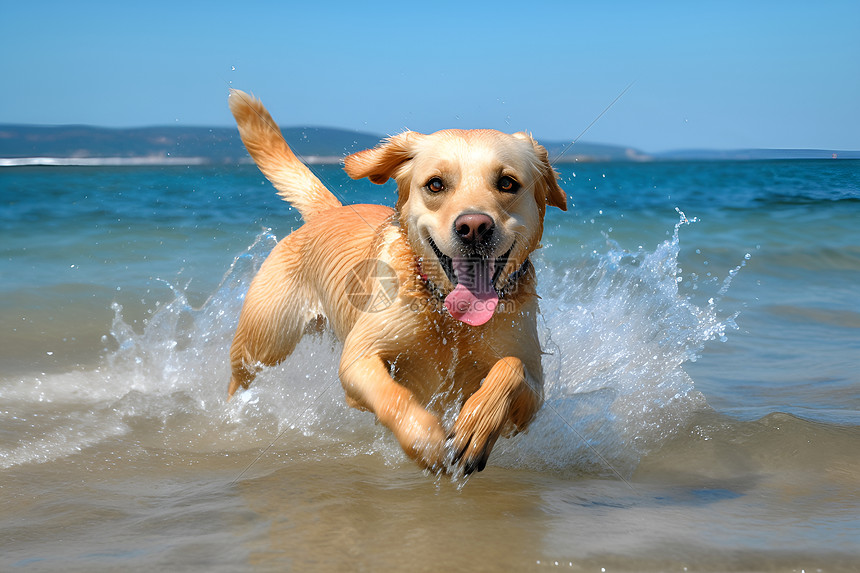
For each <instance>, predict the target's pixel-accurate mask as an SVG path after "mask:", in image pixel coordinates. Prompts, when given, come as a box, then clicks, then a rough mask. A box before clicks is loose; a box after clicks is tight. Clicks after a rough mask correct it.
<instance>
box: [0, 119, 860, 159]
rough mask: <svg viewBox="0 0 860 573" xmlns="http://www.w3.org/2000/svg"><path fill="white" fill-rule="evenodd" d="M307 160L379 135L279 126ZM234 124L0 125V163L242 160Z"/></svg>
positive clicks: (617, 152) (566, 149)
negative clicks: (208, 125)
mask: <svg viewBox="0 0 860 573" xmlns="http://www.w3.org/2000/svg"><path fill="white" fill-rule="evenodd" d="M281 131H282V132H283V134H284V137H285V138H286V140H287V142H288V143H289V144H290V146H291V147H292V148H293V150H294V151H295V152H296V153H297V154H298V155H299V156H300V157H301V158H302V159H303V160H304V161H306V162H308V163H335V164H336V163H339V162H340V161H341V160H342V159H343V157H344V156H345V155H348V154H350V153H354V152H356V151H360V150H362V149H368V148H371V147H374V146H375V145H377V144H378V143H379V141H380V140H381V139H383V137H382V136H380V135H376V134H371V133H361V132H355V131H349V130H345V129H334V128H327V127H283V128H281ZM541 143H542V144H543V145H544V146H545V147H546V148H547V151H548V152H549V157H550V160H551V161H553V163H572V162H575V161H578V162H583V161H654V160H661V161H703V160H704V161H715V160H746V159H825V158H826V159H829V158H831V157H833V156H834V155H835V156H836V157H838V158H844V159H860V152H857V151H833V150H819V149H747V150H728V151H721V150H680V151H672V152H666V153H659V154H647V153H644V152H642V151H639V150H637V149H634V148H631V147H624V146H618V145H603V144H597V143H585V142H577V143H576V144H573V145H571V144H570V142H567V141H541ZM249 161H250V158H249V157H248V154H247V152H246V151H245V147H244V146H243V145H242V141H241V140H240V139H239V133H238V132H237V131H236V128H234V127H215V128H209V127H180V126H164V127H143V128H134V129H112V128H104V127H91V126H84V125H66V126H35V125H12V124H0V166H4V165H28V164H116V165H123V164H167V163H173V164H206V163H228V164H229V163H238V162H249Z"/></svg>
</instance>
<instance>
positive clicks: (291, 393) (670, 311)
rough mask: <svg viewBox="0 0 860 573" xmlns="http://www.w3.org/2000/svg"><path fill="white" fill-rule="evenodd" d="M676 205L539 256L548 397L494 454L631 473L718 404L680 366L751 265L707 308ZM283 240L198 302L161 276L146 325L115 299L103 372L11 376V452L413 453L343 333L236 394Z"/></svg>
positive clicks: (244, 260) (246, 258)
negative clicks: (645, 228) (235, 350)
mask: <svg viewBox="0 0 860 573" xmlns="http://www.w3.org/2000/svg"><path fill="white" fill-rule="evenodd" d="M679 216H680V220H679V222H678V224H677V225H676V226H675V231H674V234H673V235H672V237H671V239H669V240H667V241H665V242H663V243H662V244H660V245H658V246H657V247H656V249H655V250H654V251H653V252H648V251H646V250H643V249H640V250H639V251H638V252H635V253H631V252H626V251H623V250H621V249H619V248H618V247H617V246H616V245H613V244H612V243H611V242H610V243H608V247H607V251H606V252H604V253H592V254H591V255H589V256H587V257H584V258H582V259H578V260H576V262H575V264H573V265H571V266H569V267H567V268H559V267H558V266H556V267H551V266H547V265H544V266H543V267H542V268H540V269H539V273H540V283H541V285H542V292H541V296H542V297H543V298H542V301H541V306H542V312H543V315H542V319H541V320H542V322H541V331H542V332H541V336H542V345H543V348H544V350H545V351H546V352H547V355H546V356H545V358H544V368H545V377H546V392H545V393H546V402H545V405H544V407H543V409H542V410H541V411H540V413H539V414H538V416H537V418H536V420H535V421H534V423H533V424H532V427H531V428H530V430H529V432H528V433H526V434H523V435H520V436H517V437H515V438H514V439H512V440H502V441H500V442H499V443H498V445H497V447H496V450H495V451H494V454H493V457H492V458H491V460H490V465H502V466H507V467H520V468H523V467H526V468H533V469H537V470H540V471H558V472H573V473H585V472H588V473H598V474H610V473H613V472H617V473H618V474H621V475H629V473H630V472H632V470H633V469H634V468H635V467H636V464H637V463H638V460H639V459H640V457H641V456H642V455H643V454H644V453H647V452H648V451H649V450H651V449H652V448H654V447H656V446H657V445H659V444H660V443H661V442H662V441H664V440H665V439H666V438H667V437H668V436H671V435H672V434H673V433H674V432H676V431H677V430H678V428H680V427H681V426H682V425H683V424H684V423H685V421H686V420H687V419H688V418H689V416H690V415H691V413H692V412H694V411H695V410H697V409H700V408H703V407H706V403H705V400H704V398H703V397H702V395H701V394H700V393H699V392H697V391H696V390H695V388H694V384H693V381H692V380H691V379H690V378H689V376H687V374H686V373H685V372H684V369H683V364H684V363H686V362H688V361H691V360H695V358H696V357H697V356H698V353H699V352H700V351H701V349H702V347H703V345H704V344H705V343H706V342H708V341H710V340H714V339H720V338H723V337H724V336H725V332H726V329H727V328H731V327H733V320H732V319H733V317H722V318H721V317H720V316H719V314H718V312H717V309H716V302H717V300H718V299H719V297H720V296H722V295H723V294H725V291H726V290H727V289H728V286H729V284H730V282H731V278H732V277H733V276H734V274H736V272H737V271H738V270H739V269H740V267H738V269H736V270H735V271H734V272H733V273H732V274H730V276H728V277H726V279H725V281H724V282H723V285H722V288H720V290H719V292H718V293H716V294H715V297H714V298H712V299H711V301H710V302H709V303H708V304H707V305H706V306H703V307H700V306H697V305H695V304H694V303H693V302H692V301H691V300H690V299H689V298H687V297H686V296H684V295H683V294H682V293H680V292H679V280H678V279H679V268H678V254H679V250H680V238H679V236H680V230H681V228H682V227H683V226H685V225H688V224H691V223H692V222H694V221H695V220H692V221H691V220H688V219H687V218H686V217H685V216H684V215H683V213H681V212H680V211H679ZM275 244H276V239H275V237H274V236H273V235H271V234H270V233H268V232H265V233H263V234H261V235H260V236H259V237H258V238H257V240H256V241H255V242H254V244H253V245H251V246H250V247H249V248H248V249H247V251H246V252H244V253H242V254H240V255H239V256H238V257H237V258H236V260H235V261H234V263H233V265H232V266H231V268H230V270H229V271H228V272H227V274H226V275H225V277H224V279H223V281H222V282H221V284H220V286H219V287H218V288H217V290H216V292H215V293H213V294H212V296H211V297H210V298H209V299H208V300H207V301H206V302H205V303H204V304H203V305H202V306H201V307H200V308H193V307H192V306H191V305H190V304H189V302H188V299H187V296H186V293H185V290H184V289H182V288H179V287H176V286H175V285H171V284H169V283H164V284H166V285H167V286H168V287H169V288H170V289H171V290H172V293H173V294H172V299H171V300H170V301H169V302H167V303H165V304H163V305H162V306H160V307H158V308H157V309H156V310H155V311H154V312H153V314H152V316H151V317H150V319H149V320H148V321H147V322H146V324H145V325H144V327H143V328H142V330H141V331H136V330H135V329H134V328H133V327H132V326H131V325H130V324H128V323H127V322H126V321H125V320H124V318H123V309H122V308H121V307H120V306H119V305H118V304H115V305H114V306H113V309H114V313H115V316H114V319H113V324H112V326H111V332H110V335H111V337H113V339H115V341H116V343H117V348H116V350H114V351H111V352H109V353H107V355H106V356H105V358H104V361H103V364H102V365H101V366H100V367H98V368H96V369H95V370H93V371H89V372H70V373H66V374H62V375H53V376H48V375H43V376H39V377H37V378H36V379H30V380H22V381H21V383H20V384H17V385H12V386H10V387H6V388H4V389H3V396H2V397H3V400H4V403H5V404H7V408H8V411H9V412H12V413H13V415H14V417H16V419H17V420H18V421H19V422H18V423H17V425H16V427H15V428H14V429H13V431H12V433H13V434H14V439H13V440H12V441H11V442H9V441H8V440H7V441H4V442H2V443H0V465H3V466H5V467H10V466H14V465H18V464H21V463H27V462H38V461H48V460H51V459H57V458H59V457H63V456H68V455H72V454H75V453H77V452H79V451H81V450H83V449H86V448H88V447H90V446H93V445H95V444H98V443H100V442H104V441H106V440H110V439H114V438H117V437H119V436H126V437H127V438H129V439H132V441H133V442H134V443H135V444H136V446H137V447H143V448H164V449H168V450H173V451H191V452H232V451H243V452H248V451H262V450H263V449H265V448H267V447H268V446H270V445H272V444H273V443H274V444H275V449H277V450H278V451H279V452H287V454H285V455H286V456H287V458H289V455H290V454H289V452H292V451H299V450H302V451H308V450H309V449H316V450H318V452H321V454H320V455H327V456H334V455H337V456H352V455H359V454H368V453H371V454H374V455H377V456H381V457H382V458H383V459H384V460H385V461H386V463H389V464H401V463H406V464H408V463H411V462H409V461H407V460H406V458H405V456H404V455H403V453H402V452H401V451H400V448H399V446H398V445H397V443H396V441H395V440H394V438H393V437H392V436H391V435H390V433H388V432H387V431H385V429H384V428H382V427H381V426H380V425H378V424H375V423H374V418H373V416H372V415H370V414H368V413H365V412H359V411H356V410H352V409H350V408H348V407H347V406H346V405H345V403H344V400H343V392H342V390H341V388H340V383H339V381H338V379H337V370H338V362H339V355H340V346H339V344H338V343H337V342H336V341H334V340H333V339H332V338H330V337H326V336H323V337H317V338H313V337H306V338H305V339H304V340H303V341H302V342H301V343H300V344H299V346H298V347H297V349H296V351H295V352H294V354H293V355H292V356H291V357H290V358H289V359H288V360H287V361H286V362H285V363H284V364H282V365H281V366H278V367H275V368H269V369H266V370H264V371H263V372H262V373H261V374H260V375H259V377H258V378H257V380H256V381H255V383H254V385H253V387H252V388H251V389H250V390H248V391H245V392H243V393H241V394H239V395H238V396H237V397H236V398H235V399H233V400H231V401H229V402H228V401H227V400H226V384H227V380H228V377H229V365H228V358H227V357H228V352H229V345H230V340H231V338H232V335H233V331H234V330H235V327H236V323H237V321H238V316H239V312H240V309H241V305H242V302H243V300H244V294H245V292H246V291H247V288H248V286H249V285H250V281H251V280H252V278H253V276H254V275H255V274H256V272H257V270H258V269H259V267H260V265H261V264H262V262H263V260H264V259H265V257H266V256H267V255H268V253H269V252H270V250H271V249H272V248H273V247H274V245H275ZM741 266H743V264H741ZM715 299H716V300H715ZM33 404H46V406H45V407H46V408H47V411H48V412H49V413H48V414H47V415H44V416H42V417H41V418H40V419H39V424H33V423H32V421H33V420H32V415H33V414H32V413H33V411H34V410H33ZM16 413H17V414H16ZM37 426H38V428H39V430H38V431H34V430H33V428H35V427H37Z"/></svg>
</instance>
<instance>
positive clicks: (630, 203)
mask: <svg viewBox="0 0 860 573" xmlns="http://www.w3.org/2000/svg"><path fill="white" fill-rule="evenodd" d="M314 169H315V170H316V171H317V173H318V174H319V175H320V177H321V179H322V180H323V181H324V182H326V184H327V185H328V186H329V187H330V188H331V189H332V190H333V191H334V192H335V193H336V194H337V195H338V196H339V197H340V198H341V199H342V200H343V201H344V202H348V203H365V202H382V203H387V204H392V203H393V200H394V188H393V187H392V186H391V185H387V186H383V187H379V186H373V185H371V184H370V183H367V182H352V181H350V180H348V178H347V177H346V176H345V175H344V174H343V173H342V172H341V171H340V170H339V168H337V167H336V166H316V167H315V168H314ZM558 169H559V171H560V173H561V183H562V187H563V188H564V189H565V190H566V191H567V193H568V195H569V200H570V203H571V206H570V210H569V211H568V212H567V213H562V212H554V210H553V211H552V212H549V213H547V220H546V230H545V233H544V241H543V245H544V248H543V249H541V250H540V251H539V252H538V253H537V256H536V257H535V258H534V263H535V267H536V269H537V273H538V282H539V294H540V296H541V310H542V315H541V319H540V323H539V326H540V331H541V341H542V345H543V348H544V351H545V352H546V355H545V357H544V370H545V377H546V382H545V384H546V402H545V404H544V406H543V408H542V409H541V411H540V413H539V414H538V417H537V418H536V419H535V421H534V423H533V424H532V426H531V428H530V429H529V431H528V432H527V433H525V434H521V435H519V436H516V437H514V438H512V439H510V440H500V442H499V443H498V444H497V446H496V448H495V450H494V452H493V455H492V456H491V458H490V462H489V464H488V466H487V468H486V470H485V471H483V472H481V473H479V474H474V475H472V476H470V477H469V478H467V479H459V480H453V481H452V480H451V479H449V478H446V477H436V476H432V475H429V474H426V473H424V472H422V471H421V470H420V469H419V468H418V467H417V466H416V465H415V464H414V463H412V462H411V461H409V460H408V459H407V458H406V456H405V455H404V454H403V453H402V451H401V450H400V447H399V445H398V444H397V443H396V441H395V440H394V438H393V437H392V436H391V434H390V433H389V432H388V431H386V430H385V429H384V428H382V427H381V426H380V425H378V424H376V423H375V422H374V419H373V416H372V415H371V414H368V413H366V412H359V411H356V410H352V409H350V408H348V407H347V406H346V404H345V403H344V399H343V391H342V390H341V388H340V383H339V381H338V379H337V365H338V360H339V344H338V343H337V341H336V340H334V339H333V338H331V337H330V336H320V337H306V338H305V339H304V340H303V341H302V343H301V344H300V345H299V347H298V348H297V350H296V352H295V353H294V354H293V356H291V357H290V358H289V359H288V360H287V361H286V362H284V363H283V364H281V365H279V366H277V367H273V368H269V369H266V370H265V371H264V372H262V373H261V375H260V376H259V377H258V379H257V381H256V382H255V384H254V386H252V388H251V389H250V390H248V391H246V392H243V393H241V394H239V395H237V397H236V399H233V400H231V401H230V402H227V400H226V389H227V381H228V378H229V365H228V349H229V344H230V341H231V338H232V334H233V331H234V329H235V326H236V323H237V321H238V317H239V311H240V308H241V304H242V300H243V296H244V293H245V291H246V289H247V288H248V285H249V284H250V281H251V279H252V278H253V276H254V274H255V271H256V269H258V268H259V266H260V264H261V263H262V261H263V260H264V259H265V257H266V255H267V254H268V252H269V251H270V250H271V248H272V247H273V246H274V245H275V244H276V242H277V240H278V239H280V238H283V237H284V236H285V235H286V234H288V233H289V232H290V230H291V229H294V228H296V227H297V226H298V225H299V224H300V221H299V219H298V215H297V214H296V212H295V211H294V210H292V209H290V207H289V206H288V205H287V204H285V203H283V202H282V201H280V200H279V198H278V197H277V196H276V194H275V192H274V190H273V189H272V188H271V186H270V185H269V184H268V182H266V181H265V179H264V178H263V176H262V175H261V174H260V173H259V172H258V171H257V170H256V168H255V167H253V166H249V165H242V166H234V167H228V166H189V167H183V166H164V167H154V166H153V167H140V166H138V167H106V166H88V167H35V166H33V167H7V168H2V169H0V197H2V202H0V220H2V225H3V234H2V237H3V240H2V246H0V252H2V257H0V277H2V279H0V293H2V297H0V327H2V328H0V364H2V366H3V368H2V370H0V496H2V498H0V499H2V508H3V509H2V512H0V570H3V571H111V570H119V569H121V570H123V571H284V570H297V571H306V570H308V571H343V570H349V571H403V570H409V571H446V570H453V571H538V570H541V571H542V570H561V569H563V570H568V571H598V572H604V571H605V572H611V571H807V572H809V571H819V570H820V571H856V570H860V375H858V358H860V296H858V295H860V287H858V285H860V225H858V221H860V161H853V160H833V161H818V160H809V161H749V162H733V161H717V162H654V163H590V164H589V163H584V164H563V165H560V166H559V167H558Z"/></svg>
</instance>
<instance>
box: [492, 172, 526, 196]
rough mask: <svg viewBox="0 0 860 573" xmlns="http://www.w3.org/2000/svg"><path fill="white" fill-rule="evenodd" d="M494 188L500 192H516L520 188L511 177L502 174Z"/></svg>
mask: <svg viewBox="0 0 860 573" xmlns="http://www.w3.org/2000/svg"><path fill="white" fill-rule="evenodd" d="M496 188H498V190H499V191H501V192H502V193H516V192H517V191H519V189H520V184H519V183H517V181H516V180H515V179H514V178H513V177H508V176H507V175H502V176H501V177H499V181H498V182H497V183H496Z"/></svg>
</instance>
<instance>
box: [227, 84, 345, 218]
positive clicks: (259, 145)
mask: <svg viewBox="0 0 860 573" xmlns="http://www.w3.org/2000/svg"><path fill="white" fill-rule="evenodd" d="M228 101H229V102H230V111H231V112H233V117H235V118H236V123H237V124H238V125H239V135H241V136H242V141H243V142H244V143H245V148H247V150H248V153H250V154H251V157H252V158H253V159H254V161H255V162H256V163H257V167H259V168H260V171H262V172H263V175H265V176H266V178H267V179H268V180H269V181H271V182H272V185H274V186H275V189H277V190H278V195H280V196H281V197H282V198H283V199H284V200H285V201H287V202H289V203H290V204H291V205H292V206H293V207H295V208H296V209H298V211H299V213H301V215H302V218H304V220H305V221H308V220H310V219H311V218H312V217H313V216H314V215H315V214H317V213H320V212H322V211H326V210H328V209H331V208H333V207H340V206H341V202H340V201H338V199H337V197H335V196H334V195H333V194H332V192H331V191H329V190H328V189H327V188H326V186H325V185H323V184H322V182H321V181H320V180H319V179H317V177H316V176H315V175H314V174H313V173H311V170H310V169H308V168H307V166H306V165H305V164H304V163H302V162H301V161H299V159H298V158H297V157H296V155H295V154H294V153H293V152H292V150H291V149H290V147H289V146H288V145H287V142H286V141H284V136H283V135H281V130H280V129H279V128H278V125H277V124H276V123H275V121H274V120H273V119H272V116H271V115H269V112H268V111H266V108H265V107H263V104H262V102H260V100H258V99H257V98H255V97H254V96H251V95H248V94H246V93H245V92H243V91H239V90H234V89H231V90H230V97H229V100H228Z"/></svg>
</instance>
